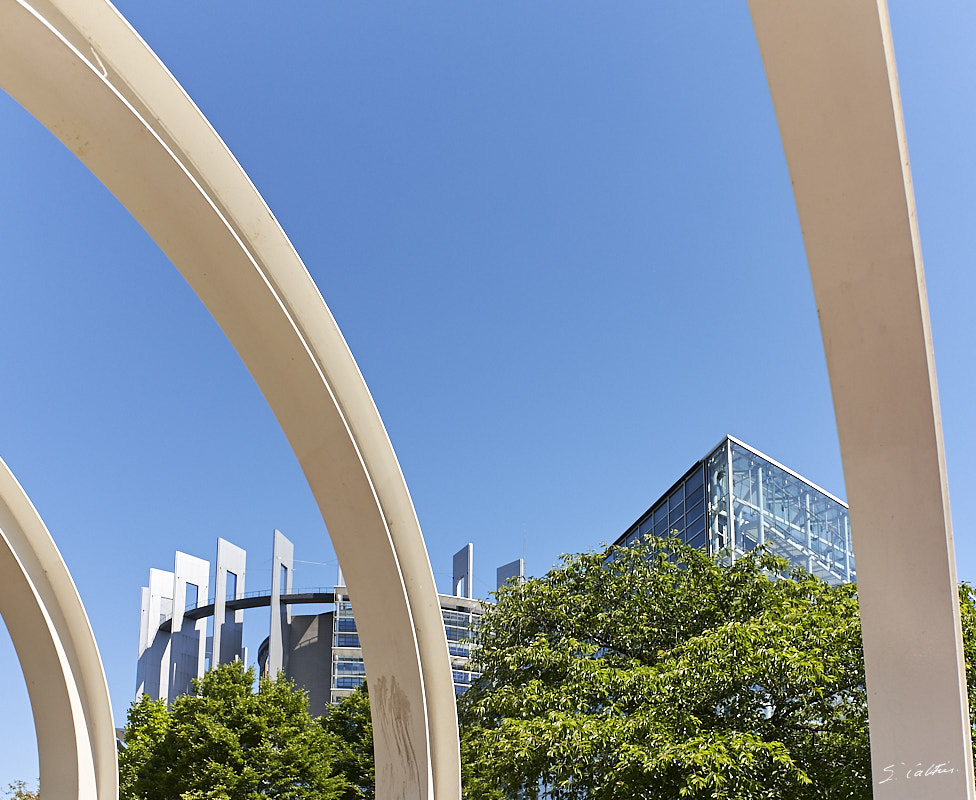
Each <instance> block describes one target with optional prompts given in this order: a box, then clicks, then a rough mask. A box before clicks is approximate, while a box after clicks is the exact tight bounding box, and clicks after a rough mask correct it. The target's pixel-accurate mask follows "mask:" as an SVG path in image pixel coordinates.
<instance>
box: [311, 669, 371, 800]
mask: <svg viewBox="0 0 976 800" xmlns="http://www.w3.org/2000/svg"><path fill="white" fill-rule="evenodd" d="M319 722H320V723H321V724H322V727H323V728H325V730H326V731H327V732H328V733H329V734H330V735H332V736H334V737H335V739H336V740H337V741H339V742H340V743H341V745H340V747H339V751H338V753H337V754H336V769H337V770H338V772H339V773H340V774H341V775H342V776H343V777H345V779H346V781H347V782H348V786H347V788H346V790H345V791H344V792H343V794H342V798H341V800H372V798H374V797H375V796H376V770H375V766H374V760H373V722H372V719H371V718H370V715H369V691H368V690H367V688H366V684H365V683H364V684H363V685H362V686H360V687H359V688H358V689H356V690H355V691H354V692H353V693H352V694H350V695H348V696H347V697H344V698H342V700H340V701H339V703H337V704H336V705H334V706H332V707H330V708H329V709H328V710H327V711H326V712H325V714H324V715H322V716H321V717H319Z"/></svg>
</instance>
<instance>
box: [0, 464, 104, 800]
mask: <svg viewBox="0 0 976 800" xmlns="http://www.w3.org/2000/svg"><path fill="white" fill-rule="evenodd" d="M0 614H2V616H3V619H4V623H5V624H6V626H7V630H8V631H9V633H10V638H11V640H12V641H13V644H14V647H15V649H16V651H17V656H18V658H19V659H20V665H21V669H22V670H23V672H24V678H25V680H26V682H27V691H28V694H29V695H30V701H31V709H32V711H33V714H34V725H35V727H36V728H37V730H38V731H41V730H43V731H44V732H45V735H44V736H40V735H38V751H39V753H38V755H39V758H40V767H41V781H42V783H43V784H44V793H45V795H46V794H47V793H48V792H50V793H51V795H52V796H53V797H79V798H81V797H91V798H98V800H113V799H114V798H116V797H118V791H119V790H118V766H117V761H116V753H115V726H114V724H113V722H112V704H111V701H110V700H109V695H108V686H107V684H106V682H105V673H104V671H103V669H102V662H101V659H100V658H99V655H98V648H97V647H96V645H95V637H94V635H93V634H92V630H91V626H90V625H89V623H88V617H87V616H86V614H85V609H84V607H83V606H82V604H81V598H80V597H79V596H78V592H77V590H76V589H75V585H74V583H73V582H72V580H71V576H70V575H69V574H68V569H67V567H65V565H64V561H63V560H62V559H61V554H60V553H59V552H58V549H57V547H56V546H55V544H54V540H53V539H52V538H51V535H50V533H48V530H47V528H45V527H44V523H43V522H42V521H41V518H40V517H39V516H38V514H37V511H36V510H35V509H34V506H33V505H31V502H30V500H29V499H28V497H27V495H26V494H25V493H24V490H23V489H22V488H21V487H20V484H18V483H17V480H16V479H15V478H14V476H13V475H12V474H11V472H10V470H9V469H7V465H6V464H4V463H3V462H2V461H0Z"/></svg>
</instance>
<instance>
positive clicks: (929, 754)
mask: <svg viewBox="0 0 976 800" xmlns="http://www.w3.org/2000/svg"><path fill="white" fill-rule="evenodd" d="M749 5H750V9H751V12H752V18H753V24H754V26H755V29H756V35H757V38H758V40H759V46H760V50H761V52H762V57H763V63H764V65H765V68H766V75H767V78H768V81H769V87H770V91H771V93H772V98H773V105H774V107H775V109H776V117H777V120H778V122H779V128H780V133H781V135H782V139H783V147H784V150H785V152H786V161H787V165H788V166H789V171H790V177H791V178H792V180H793V192H794V196H795V198H796V205H797V210H798V212H799V216H800V227H801V228H802V231H803V239H804V244H805V247H806V252H807V260H808V262H809V267H810V275H811V278H812V280H813V288H814V294H815V297H816V301H817V310H818V312H819V316H820V327H821V333H822V335H823V340H824V349H825V352H826V356H827V368H828V372H829V375H830V386H831V390H832V392H833V399H834V411H835V415H836V417H837V431H838V435H839V438H840V447H841V455H842V457H843V462H844V477H845V482H846V484H847V495H848V502H849V504H850V514H851V530H852V531H853V534H854V551H855V555H856V558H857V575H858V595H859V597H860V607H861V621H862V626H863V631H864V660H865V669H866V674H867V688H868V710H869V714H870V719H871V759H872V771H873V774H874V796H875V797H876V798H891V800H896V798H909V797H912V798H915V797H927V798H963V797H965V798H973V796H974V788H973V763H972V747H971V744H970V721H969V707H968V700H967V691H966V674H965V669H964V663H963V652H962V634H961V631H960V625H959V598H958V595H957V593H956V592H957V590H956V568H955V556H954V553H953V546H952V525H951V519H950V514H949V493H948V488H947V483H946V473H945V457H944V453H943V445H942V423H941V419H940V414H939V399H938V391H937V386H936V380H935V361H934V357H933V352H932V336H931V330H930V326H929V316H928V301H927V299H926V296H925V278H924V275H923V272H922V257H921V250H920V247H919V238H918V229H917V225H916V217H915V200H914V196H913V191H912V183H911V174H910V171H909V166H908V148H907V144H906V139H905V129H904V121H903V118H902V110H901V100H900V97H899V94H898V80H897V76H896V73H895V61H894V51H893V48H892V41H891V26H890V24H889V20H888V11H887V8H886V5H885V0H816V2H811V0H750V2H749ZM938 765H942V766H941V767H940V766H938ZM919 770H921V772H922V773H923V774H922V776H921V777H919V776H917V775H912V776H911V777H910V775H909V773H910V772H913V771H914V772H918V771H919ZM926 773H927V774H926Z"/></svg>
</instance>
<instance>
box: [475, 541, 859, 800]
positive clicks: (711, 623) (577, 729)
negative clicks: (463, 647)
mask: <svg viewBox="0 0 976 800" xmlns="http://www.w3.org/2000/svg"><path fill="white" fill-rule="evenodd" d="M788 570H789V567H788V564H787V562H785V561H784V560H782V559H778V558H775V557H773V556H771V555H769V554H767V553H765V552H755V553H753V554H750V555H748V556H746V557H743V558H739V559H737V560H736V561H735V563H733V564H731V565H722V564H720V563H718V562H717V560H715V559H712V558H710V557H708V556H707V555H705V554H703V553H701V552H700V551H698V550H696V549H694V548H690V547H687V546H685V545H682V544H680V543H679V542H678V541H676V540H673V539H666V540H661V539H649V540H648V541H647V542H646V544H644V545H642V546H639V547H622V548H616V549H613V550H612V551H610V552H609V553H589V554H584V555H578V556H572V557H565V558H564V561H563V564H562V565H561V566H560V567H558V568H555V569H553V570H552V571H551V572H549V573H548V574H547V575H546V576H545V577H543V578H539V579H534V580H530V581H527V582H526V583H524V584H523V585H521V586H506V587H503V588H502V589H501V590H500V591H499V594H498V602H497V604H496V605H494V606H489V607H488V608H487V610H486V613H485V616H484V618H483V619H482V622H481V630H480V649H479V650H478V655H477V664H476V666H477V667H478V668H479V669H480V670H482V672H483V674H482V677H481V678H480V679H479V680H478V681H476V682H475V684H474V685H473V687H472V688H471V689H469V690H468V692H466V693H465V694H464V695H463V696H462V697H461V699H460V706H459V708H460V715H461V720H462V729H461V733H462V763H463V764H464V783H465V794H466V797H468V798H472V799H473V798H478V800H489V799H490V798H498V799H499V800H500V799H501V798H510V797H514V796H516V795H518V796H521V797H527V798H536V797H542V796H545V797H551V798H556V800H583V798H586V800H610V799H611V798H613V800H619V799H620V798H626V797H640V798H648V799H651V798H679V797H681V798H710V799H711V798H729V800H731V799H732V798H735V800H753V799H755V800H758V799H759V798H783V799H784V800H793V799H794V798H795V799H797V800H798V799H799V798H810V799H811V800H813V799H814V798H818V799H819V798H831V799H832V800H836V799H838V798H868V797H870V796H871V789H870V755H869V746H868V736H867V703H866V696H865V690H864V667H863V657H862V652H861V636H860V624H859V620H858V615H857V600H856V594H855V589H854V587H853V586H841V587H830V586H828V585H826V584H825V583H823V582H822V581H820V580H818V579H817V578H815V577H812V576H810V575H809V574H807V573H805V572H802V571H795V570H793V571H788ZM782 577H790V578H791V580H783V579H782Z"/></svg>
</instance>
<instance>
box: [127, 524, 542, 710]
mask: <svg viewBox="0 0 976 800" xmlns="http://www.w3.org/2000/svg"><path fill="white" fill-rule="evenodd" d="M473 554H474V548H473V546H472V545H471V544H468V545H466V546H465V547H464V548H462V549H461V550H460V551H459V552H458V553H457V554H456V555H455V556H454V559H453V581H452V587H453V588H452V590H453V592H454V593H453V594H442V595H440V603H441V615H442V616H443V619H444V630H445V633H446V634H447V641H448V650H449V653H450V658H451V665H452V667H453V672H454V686H455V691H456V692H458V693H460V692H462V691H464V689H466V688H467V686H468V685H469V684H470V682H471V680H472V678H473V676H474V673H472V672H471V671H470V670H468V669H467V668H466V666H467V663H468V660H469V658H470V654H471V647H472V646H474V638H475V635H476V630H477V625H478V619H479V617H480V616H481V611H482V609H481V603H480V602H479V601H478V600H476V599H475V598H474V590H473V584H472V579H473V574H474V556H473ZM246 559H247V554H246V553H245V551H244V550H242V549H241V548H239V547H237V546H235V545H233V544H231V543H230V542H227V541H226V540H224V539H218V540H217V561H216V569H215V572H214V575H213V584H211V582H210V579H211V573H210V563H209V562H208V561H205V560H204V559H201V558H196V557H194V556H190V555H187V554H186V553H179V552H178V553H177V554H176V561H175V567H174V570H173V571H172V572H168V571H165V570H159V569H151V570H150V571H149V586H148V587H144V588H143V589H142V609H141V617H140V626H139V662H138V667H137V677H136V697H140V696H142V695H143V694H148V695H149V696H150V697H152V698H154V699H164V700H167V701H169V700H172V699H173V698H175V697H177V696H178V695H180V694H186V693H189V692H191V691H192V690H193V688H192V681H193V679H194V678H200V677H202V676H203V674H204V672H205V671H206V670H207V669H208V668H209V667H210V666H211V665H215V664H225V663H229V662H231V661H235V660H237V659H240V660H242V661H244V662H245V663H247V660H248V654H247V650H246V649H245V648H244V646H243V641H244V610H245V609H253V608H268V609H269V610H270V615H269V617H268V628H267V630H268V636H267V638H266V639H264V641H263V642H262V643H261V645H260V647H259V648H258V658H257V663H258V667H259V671H260V673H261V674H262V675H276V674H277V673H278V672H279V671H281V672H283V673H284V674H285V675H286V676H287V677H289V678H291V679H293V680H294V681H295V683H296V685H297V686H299V687H301V688H303V689H304V690H305V691H306V692H308V695H309V708H310V710H311V712H312V713H313V714H316V715H318V714H321V713H323V712H324V711H325V707H326V705H327V704H329V703H335V702H338V700H339V699H341V698H342V697H344V696H345V695H347V694H349V693H350V692H351V691H352V690H353V689H355V688H356V687H357V686H359V685H360V684H361V683H362V682H363V681H364V680H365V677H366V671H365V668H364V666H363V654H362V649H361V648H360V646H359V634H358V630H357V628H356V620H355V618H354V617H353V600H352V599H351V598H350V596H349V594H348V592H347V590H346V587H345V586H344V585H343V584H344V581H343V579H342V573H341V572H340V573H339V578H338V581H337V584H338V585H336V586H335V587H330V588H328V589H326V588H309V589H305V588H302V589H296V588H294V587H293V586H292V576H293V571H294V560H295V559H294V546H293V545H292V543H291V542H290V541H289V540H288V539H287V538H286V537H285V536H284V535H282V534H281V533H280V532H279V531H275V533H274V544H273V548H272V571H271V588H270V589H266V590H260V591H256V592H245V590H244V584H245V573H246ZM523 574H524V563H523V562H522V560H521V559H519V560H517V561H513V562H512V563H510V564H506V565H505V566H504V567H501V568H499V569H498V571H497V574H496V577H497V579H498V584H499V585H501V584H502V583H504V582H505V581H506V580H507V579H509V578H512V577H518V578H521V577H522V575H523ZM211 585H213V586H214V587H215V591H214V593H213V596H209V587H210V586H211ZM309 604H312V605H318V606H323V605H325V606H326V607H327V609H328V610H326V611H322V612H320V613H314V614H293V613H292V612H293V609H294V607H296V606H300V605H309ZM174 609H182V612H181V613H178V614H177V613H174Z"/></svg>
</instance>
